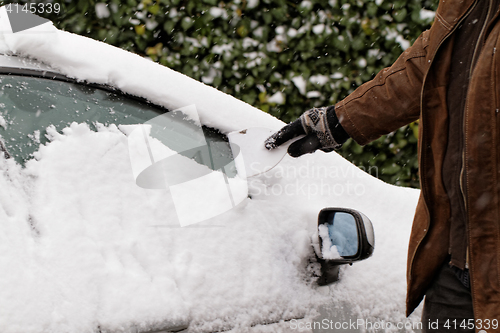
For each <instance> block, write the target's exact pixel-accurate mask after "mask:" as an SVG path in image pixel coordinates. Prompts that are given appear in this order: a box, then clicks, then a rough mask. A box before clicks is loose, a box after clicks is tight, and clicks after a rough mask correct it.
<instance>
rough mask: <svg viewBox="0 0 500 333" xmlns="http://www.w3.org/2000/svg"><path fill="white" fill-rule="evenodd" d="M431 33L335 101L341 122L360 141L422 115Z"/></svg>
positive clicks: (381, 133) (427, 32)
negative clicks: (371, 77) (371, 78)
mask: <svg viewBox="0 0 500 333" xmlns="http://www.w3.org/2000/svg"><path fill="white" fill-rule="evenodd" d="M428 34H429V31H425V32H424V33H422V34H421V35H420V36H419V37H418V39H417V40H416V41H415V43H414V44H413V46H412V47H410V48H408V49H407V50H406V51H404V52H403V53H402V54H401V55H400V56H399V58H398V59H397V60H396V62H394V64H393V65H392V66H391V67H388V68H385V69H383V70H382V71H380V72H379V73H378V74H377V76H376V77H375V78H374V79H373V80H371V81H369V82H367V83H365V84H363V85H362V86H360V87H359V88H358V89H356V90H355V91H354V92H353V93H352V94H350V95H349V96H347V97H346V98H345V99H344V100H342V101H340V102H338V103H337V104H336V105H335V113H336V115H337V117H338V119H339V121H340V124H341V125H342V127H343V128H344V130H345V131H346V132H347V133H348V134H349V136H350V137H352V138H353V139H354V140H355V141H356V142H357V143H359V144H361V145H365V144H367V143H369V142H371V141H373V140H375V139H377V138H379V137H380V136H381V135H384V134H388V133H390V132H393V131H395V130H396V129H398V128H399V127H401V126H404V125H406V124H409V123H411V122H413V121H415V120H417V119H418V118H419V117H420V99H421V93H422V84H423V79H424V73H425V72H426V71H427V69H428V67H429V65H430V62H429V61H428V60H427V57H426V55H427V53H426V46H427V45H428Z"/></svg>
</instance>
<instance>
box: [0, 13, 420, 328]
mask: <svg viewBox="0 0 500 333" xmlns="http://www.w3.org/2000/svg"><path fill="white" fill-rule="evenodd" d="M6 18H7V14H6V11H5V7H2V8H0V31H1V34H0V53H1V54H2V55H1V56H0V150H1V153H0V155H2V156H0V174H1V176H0V188H1V190H0V228H1V230H2V231H1V232H0V237H1V239H0V251H1V253H2V255H1V256H0V270H1V271H2V272H8V274H2V275H1V276H0V287H1V288H0V290H1V291H0V308H1V309H2V311H1V313H0V328H1V330H2V332H19V331H22V332H42V331H50V332H96V331H100V332H153V331H158V332H160V331H162V332H163V331H164V332H170V331H186V332H215V331H234V332H247V331H252V332H253V331H255V332H260V331H262V332H278V331H283V332H289V331H302V332H304V331H309V332H311V331H317V330H321V331H328V330H330V331H338V330H340V331H346V330H352V331H364V330H368V331H370V330H373V329H374V328H373V325H379V326H380V325H385V326H384V327H385V328H387V329H388V330H389V331H390V330H400V331H401V330H408V331H412V330H413V328H414V326H413V324H418V313H417V314H416V315H414V316H413V317H411V318H410V319H405V316H404V295H405V271H404V269H405V256H406V242H407V240H408V235H409V228H410V225H411V218H412V213H413V212H414V209H415V204H416V200H417V197H418V191H416V190H412V189H404V188H397V187H394V186H391V185H387V184H385V183H383V182H381V181H379V180H378V179H376V178H375V177H373V176H371V175H369V174H368V173H366V172H363V171H362V170H359V169H358V168H356V167H355V166H353V165H352V164H350V163H349V162H347V161H346V160H344V159H343V158H342V157H340V156H339V155H338V154H336V153H330V154H325V153H323V152H317V153H315V154H311V155H308V156H303V157H301V158H299V159H292V158H291V157H289V156H285V157H284V158H283V160H282V161H281V162H280V163H279V164H278V165H277V166H275V167H274V168H273V169H271V170H269V171H267V172H263V173H261V174H259V175H257V176H255V177H251V178H245V177H241V172H240V171H241V170H240V169H239V166H241V164H238V156H240V157H241V155H243V156H242V158H243V159H244V158H245V155H244V154H243V153H242V154H238V153H237V152H236V153H235V151H236V150H237V148H235V147H234V146H232V145H231V144H230V143H229V142H228V141H227V134H229V133H234V132H239V131H242V130H245V129H249V128H256V127H258V128H267V129H269V130H270V131H275V130H278V129H279V128H281V127H282V126H283V125H284V124H283V123H282V122H281V121H280V120H278V119H276V118H274V117H272V116H270V115H269V114H266V113H264V112H262V111H260V110H258V109H255V108H253V107H252V106H250V105H248V104H246V103H243V102H241V101H239V100H237V99H235V98H233V97H231V96H228V95H226V94H224V93H222V92H220V91H217V90H216V89H214V88H211V87H209V86H206V85H204V84H202V83H200V82H197V81H194V80H192V79H190V78H188V77H186V76H184V75H182V74H180V73H177V72H174V71H172V70H170V69H168V68H166V67H163V66H161V65H158V64H156V63H153V62H151V61H149V60H147V59H144V58H142V57H140V56H137V55H134V54H131V53H129V52H126V51H123V50H120V49H117V48H114V47H112V46H109V45H106V44H104V43H101V42H97V41H94V40H91V39H88V38H85V37H81V36H78V35H74V34H71V33H68V32H64V31H59V30H57V29H56V28H55V27H54V26H53V25H52V24H51V23H50V22H47V23H44V24H41V25H37V26H36V27H32V28H29V29H25V30H22V31H19V32H14V29H13V28H12V26H11V25H10V22H9V20H8V19H6ZM200 142H201V143H202V144H201V145H200ZM255 144H256V145H257V144H261V143H259V142H256V143H255ZM200 147H201V148H200ZM237 155H238V156H237ZM172 174H174V175H175V176H172ZM331 207H340V208H331ZM360 212H363V213H365V214H366V215H367V216H370V218H371V220H372V221H373V223H374V225H375V228H376V231H377V250H376V251H375V252H374V255H373V257H372V258H370V260H366V261H361V262H359V263H357V264H356V265H354V266H353V267H348V268H347V269H344V267H345V266H340V264H348V263H352V262H353V261H358V260H361V259H365V258H366V257H368V256H370V255H371V252H372V251H373V231H372V229H371V224H370V223H369V221H368V219H367V218H366V216H364V215H363V214H361V213H360ZM318 214H319V217H318ZM318 225H319V227H318ZM337 227H338V228H337ZM339 274H340V280H339V281H338V282H336V283H334V284H331V285H330V283H331V282H333V281H335V280H337V279H338V277H339ZM318 276H320V278H319V279H317V277H318ZM318 281H319V284H320V285H329V286H325V287H318ZM359 320H361V321H359ZM353 322H356V325H353V324H352V323H353ZM400 324H404V325H406V326H404V327H403V326H401V327H400V326H399V325H400ZM346 325H347V326H346ZM369 325H372V326H369ZM376 328H377V326H376V327H375V329H376Z"/></svg>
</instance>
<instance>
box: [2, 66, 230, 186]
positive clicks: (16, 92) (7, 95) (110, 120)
mask: <svg viewBox="0 0 500 333" xmlns="http://www.w3.org/2000/svg"><path fill="white" fill-rule="evenodd" d="M166 111H167V110H165V109H162V108H159V107H156V106H154V105H151V104H148V103H145V102H142V101H139V100H136V99H133V98H130V97H128V96H124V95H122V94H119V93H115V92H111V91H106V90H102V89H99V88H96V87H92V86H88V85H83V84H76V83H70V82H64V81H58V80H52V79H47V78H42V77H27V76H12V75H0V136H1V137H2V139H3V141H4V144H5V147H6V148H7V151H8V152H9V154H10V155H11V156H12V157H13V158H14V159H15V160H16V161H17V162H18V163H21V164H24V163H25V162H26V160H28V159H29V158H30V156H31V155H32V153H33V152H35V151H36V150H37V149H38V146H39V144H45V143H46V142H48V139H47V138H46V136H45V130H46V128H47V127H49V126H50V125H53V126H55V128H56V129H57V130H58V131H61V130H62V129H63V128H65V127H67V126H68V125H70V124H71V123H72V122H77V123H87V124H88V125H89V126H90V128H91V129H96V125H97V124H103V125H110V124H115V125H129V124H142V123H145V122H147V121H148V120H151V119H153V118H155V117H157V116H159V115H160V114H164V113H165V112H166ZM170 118H171V119H170V121H168V123H167V125H166V126H165V127H163V128H162V129H161V139H162V140H161V141H162V143H164V144H165V145H167V146H168V147H169V148H170V149H172V150H174V151H177V152H179V153H180V154H181V155H182V154H189V152H186V147H192V144H191V142H190V141H193V140H195V139H196V138H193V135H192V133H194V132H196V131H194V130H193V126H196V125H195V124H193V123H191V122H189V121H183V120H182V119H179V118H178V117H175V116H173V115H172V117H170ZM203 132H204V136H205V138H206V140H207V141H208V142H210V143H216V144H214V145H212V147H215V148H216V149H218V151H217V152H216V153H215V154H213V155H214V156H217V159H218V160H220V161H218V163H217V164H220V165H227V164H228V163H230V162H231V160H232V153H231V149H230V146H229V144H228V143H227V142H226V141H225V137H223V136H222V135H221V134H219V133H217V132H216V131H214V130H211V129H208V128H205V127H204V128H203ZM151 135H152V136H153V137H155V133H154V131H153V132H152V133H151ZM188 157H190V158H193V159H195V160H196V161H197V162H199V163H201V164H205V165H207V166H209V167H211V168H212V169H216V168H217V167H218V166H217V165H215V166H214V165H213V163H212V164H210V163H207V162H208V161H206V160H203V159H201V158H198V157H197V156H188ZM198 159H199V160H198ZM235 172H236V171H235V170H234V173H235ZM230 176H231V174H230Z"/></svg>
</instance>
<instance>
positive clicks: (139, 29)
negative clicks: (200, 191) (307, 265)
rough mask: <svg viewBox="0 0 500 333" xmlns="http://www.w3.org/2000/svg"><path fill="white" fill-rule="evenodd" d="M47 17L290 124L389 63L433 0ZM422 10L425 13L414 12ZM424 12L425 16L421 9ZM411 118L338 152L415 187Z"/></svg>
mask: <svg viewBox="0 0 500 333" xmlns="http://www.w3.org/2000/svg"><path fill="white" fill-rule="evenodd" d="M55 2H59V3H61V6H62V10H61V13H59V14H57V15H56V14H52V15H46V17H48V18H50V19H51V20H53V22H54V23H55V25H56V26H58V27H59V28H61V29H64V30H68V31H71V32H75V33H77V34H81V35H85V36H89V37H91V38H94V39H98V40H102V41H105V42H107V43H110V44H113V45H116V46H119V47H121V48H124V49H127V50H130V51H132V52H135V53H139V54H142V55H144V56H147V57H150V58H151V59H153V60H154V61H157V62H159V63H161V64H163V65H166V66H168V67H170V68H173V69H175V70H177V71H179V72H182V73H184V74H186V75H189V76H191V77H193V78H195V79H197V80H200V81H203V82H205V83H207V84H210V85H213V86H215V87H217V88H218V89H220V90H222V91H224V92H227V93H229V94H231V95H233V96H235V97H237V98H239V99H242V100H244V101H246V102H248V103H249V104H252V105H254V106H256V107H258V108H260V109H262V110H264V111H266V112H269V113H271V114H273V115H275V116H276V117H278V118H280V119H282V120H284V121H287V122H288V121H291V120H293V119H295V118H297V117H298V116H299V115H300V114H301V113H302V112H303V111H305V110H307V109H309V108H311V107H313V106H324V105H331V104H334V103H335V102H337V101H338V100H340V99H342V98H343V97H345V96H346V95H348V94H349V93H350V92H352V91H353V90H354V89H355V88H356V87H357V86H359V85H360V84H362V83H363V82H365V81H367V80H370V79H371V78H372V77H373V76H374V75H375V74H376V73H377V72H378V71H379V70H381V69H382V68H384V67H386V66H389V65H390V64H391V63H392V62H394V60H395V59H396V58H397V56H398V55H399V54H400V53H401V52H402V50H403V49H404V48H406V47H408V45H410V43H411V42H413V40H414V39H415V38H416V37H417V36H418V35H419V34H420V33H421V31H423V30H425V29H427V28H428V27H429V25H430V23H431V21H432V12H431V11H432V10H435V9H436V6H437V0H423V1H422V0H398V1H388V0H374V1H368V0H366V1H362V0H329V1H327V0H310V1H294V0H291V1H286V0H236V1H217V0H198V1H182V0H159V1H158V0H156V1H155V0H142V1H136V0H127V1H119V0H103V1H99V2H98V1H92V0H78V1H55ZM422 8H426V10H424V11H422ZM429 14H431V15H429ZM417 127H418V125H417V124H411V125H409V126H406V127H404V128H401V129H400V130H398V131H396V132H394V133H392V134H391V135H388V136H386V137H382V138H380V139H379V140H377V141H375V142H374V143H372V144H371V145H367V146H365V147H360V146H359V145H357V144H356V143H355V142H351V141H349V142H348V143H347V144H346V145H345V146H344V148H343V149H342V151H341V153H342V154H343V155H344V156H345V157H346V158H347V159H349V160H351V161H353V162H354V163H355V164H357V165H359V166H363V167H365V168H366V169H368V168H369V167H370V166H378V177H379V178H381V179H383V180H385V181H387V182H389V183H393V184H397V185H405V186H414V187H418V176H417V148H416V141H417V140H416V134H417V132H418V131H417Z"/></svg>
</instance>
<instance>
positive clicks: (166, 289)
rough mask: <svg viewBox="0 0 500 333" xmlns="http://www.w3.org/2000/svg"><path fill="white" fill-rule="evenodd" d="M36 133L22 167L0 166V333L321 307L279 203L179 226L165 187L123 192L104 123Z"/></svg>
mask: <svg viewBox="0 0 500 333" xmlns="http://www.w3.org/2000/svg"><path fill="white" fill-rule="evenodd" d="M48 133H49V135H50V136H51V140H52V141H51V142H50V143H49V144H47V145H45V146H42V147H41V148H40V150H39V151H38V152H37V153H36V158H37V159H36V160H31V161H29V162H28V163H27V165H26V168H25V169H21V168H20V166H18V165H16V164H14V163H13V162H12V161H11V160H5V159H4V158H1V159H0V187H1V188H2V191H1V192H0V221H2V223H1V224H0V251H1V252H2V256H0V270H1V271H2V272H4V273H5V274H1V275H0V308H1V309H2V311H1V313H0V327H1V329H2V332H20V331H22V332H40V331H50V332H93V331H95V329H96V328H97V326H99V327H100V328H101V329H103V330H106V331H112V332H118V331H120V332H121V331H123V330H125V331H129V330H130V331H133V329H134V328H137V327H138V328H142V329H144V330H145V329H151V328H155V327H157V328H161V327H164V326H165V325H168V324H170V325H177V324H188V323H189V325H190V329H191V330H193V331H200V332H207V331H216V330H220V329H229V328H234V327H250V326H252V325H256V324H262V323H267V322H279V321H280V320H283V319H293V318H302V317H304V316H305V315H307V314H309V313H310V312H311V309H312V308H314V306H315V305H317V304H318V302H321V301H322V300H323V301H324V298H322V297H321V296H320V295H319V294H318V293H317V292H316V291H314V289H313V288H312V287H311V286H308V284H307V283H305V282H304V280H305V279H306V272H305V269H306V266H307V263H306V262H304V260H305V259H306V258H307V257H308V256H310V255H312V249H311V247H310V246H309V243H310V238H309V234H308V233H307V232H306V231H305V230H306V224H307V222H306V221H304V220H302V219H301V217H300V216H294V214H293V212H290V210H289V209H288V208H287V206H286V205H282V204H273V203H268V202H266V201H252V200H246V201H245V202H244V203H242V204H241V205H239V206H238V207H237V208H236V209H233V210H231V211H229V212H227V213H225V214H223V215H220V216H218V217H217V218H216V219H212V220H208V221H207V222H203V223H199V224H196V225H194V226H192V227H184V228H181V227H180V225H179V222H178V221H177V218H176V215H175V207H174V203H173V202H172V198H171V196H170V195H169V193H168V191H167V190H146V189H142V188H140V187H138V186H137V185H136V184H135V181H134V178H133V173H132V170H131V166H130V161H129V160H128V149H127V140H126V137H125V136H124V135H123V133H121V132H120V131H119V130H118V129H117V128H116V127H115V126H113V125H112V126H110V127H104V126H101V127H100V128H99V131H98V132H93V131H91V130H90V129H89V128H88V126H87V125H86V124H80V125H78V124H76V123H74V124H73V125H71V126H70V127H69V128H66V129H65V130H64V134H60V133H57V132H56V131H55V130H54V129H50V128H49V129H48ZM193 163H196V162H194V161H193ZM234 181H237V180H234Z"/></svg>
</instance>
